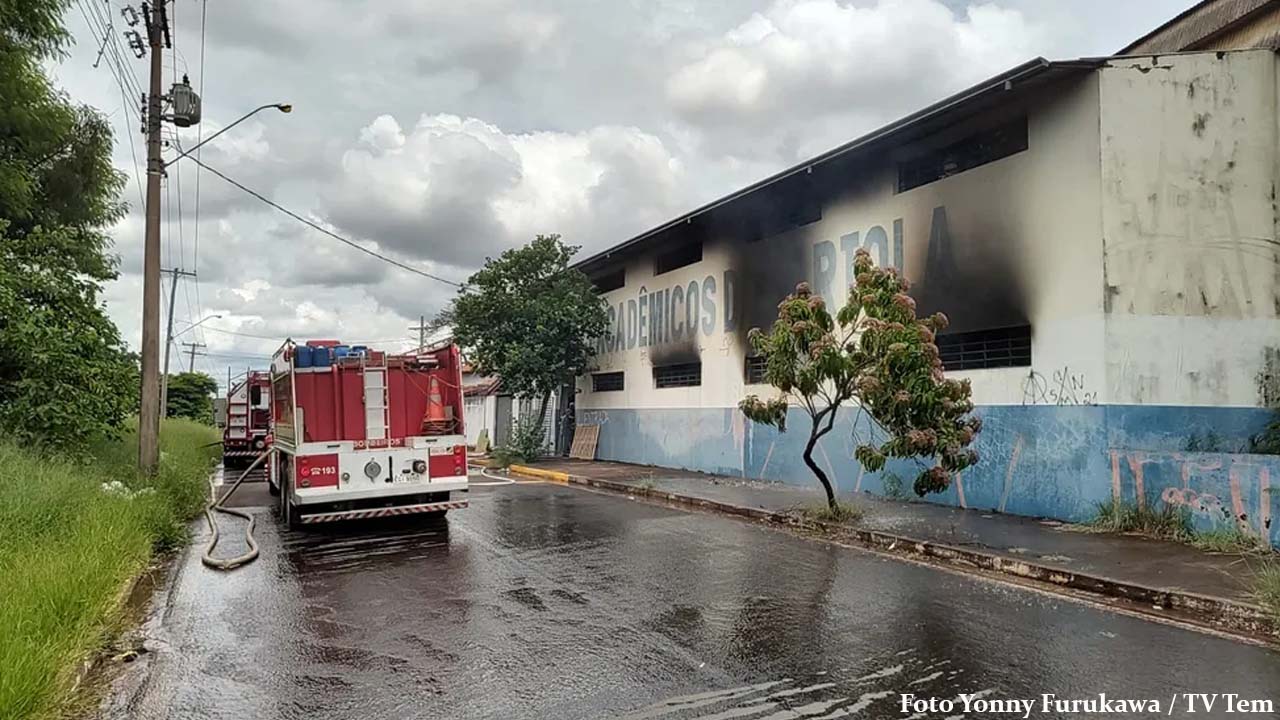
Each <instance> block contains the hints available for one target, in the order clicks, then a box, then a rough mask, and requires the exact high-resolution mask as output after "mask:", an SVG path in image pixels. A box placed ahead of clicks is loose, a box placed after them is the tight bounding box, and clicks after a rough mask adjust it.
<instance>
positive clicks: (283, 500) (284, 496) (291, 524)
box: [280, 484, 302, 530]
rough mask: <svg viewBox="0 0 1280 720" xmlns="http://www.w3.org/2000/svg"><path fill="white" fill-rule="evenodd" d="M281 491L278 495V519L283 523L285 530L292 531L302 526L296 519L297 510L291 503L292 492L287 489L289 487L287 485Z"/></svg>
mask: <svg viewBox="0 0 1280 720" xmlns="http://www.w3.org/2000/svg"><path fill="white" fill-rule="evenodd" d="M282 490H283V491H282V492H281V493H280V519H281V520H283V521H284V526H285V528H286V529H288V530H293V529H295V528H297V527H298V526H299V525H301V524H302V523H301V521H300V520H299V518H298V508H297V506H295V505H294V504H293V503H292V502H291V500H292V497H291V496H292V495H293V492H292V491H291V490H290V489H289V486H288V485H287V484H286V485H284V487H283V489H282Z"/></svg>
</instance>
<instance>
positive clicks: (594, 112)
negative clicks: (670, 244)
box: [50, 0, 1191, 382]
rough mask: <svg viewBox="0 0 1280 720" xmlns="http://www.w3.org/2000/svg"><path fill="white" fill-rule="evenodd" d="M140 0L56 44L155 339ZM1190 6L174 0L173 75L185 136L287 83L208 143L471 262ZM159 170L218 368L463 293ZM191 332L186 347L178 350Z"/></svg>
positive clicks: (652, 209)
mask: <svg viewBox="0 0 1280 720" xmlns="http://www.w3.org/2000/svg"><path fill="white" fill-rule="evenodd" d="M126 4H127V3H126V2H124V1H123V0H76V2H74V3H73V4H72V6H71V9H70V10H69V12H68V15H67V23H68V27H69V29H70V30H71V32H72V33H73V35H74V37H75V39H76V44H75V46H74V47H73V48H72V49H71V52H70V54H69V56H68V57H67V58H65V59H64V60H63V61H61V62H60V63H58V64H56V65H54V66H52V67H51V68H50V70H51V72H52V73H53V75H54V77H55V80H56V82H57V83H58V84H59V85H60V86H61V87H62V88H63V89H65V90H66V91H67V92H68V93H69V94H70V95H71V97H73V98H74V99H76V100H77V101H79V102H84V103H87V104H90V105H93V106H95V107H97V108H99V109H100V110H101V111H102V112H103V113H104V114H106V115H107V116H109V117H110V118H111V121H112V124H113V126H114V127H115V129H116V147H115V154H114V160H115V163H116V165H117V166H118V167H119V168H120V169H121V171H122V172H124V173H126V175H127V177H128V185H127V187H126V188H125V198H126V200H127V201H128V202H129V205H130V210H129V213H128V215H127V216H126V217H125V218H124V219H122V220H121V221H120V222H119V223H118V224H117V225H116V226H115V227H113V228H112V229H111V231H110V234H111V236H112V237H113V239H114V242H115V247H114V251H115V252H116V253H117V254H118V255H119V256H120V277H119V279H118V280H116V281H114V282H111V283H109V284H108V285H107V286H106V287H105V289H104V300H105V303H106V307H107V311H108V313H109V314H110V316H111V317H112V319H113V320H114V321H115V322H116V324H117V325H118V326H119V327H120V329H121V332H122V334H123V336H124V337H125V339H126V340H127V342H128V343H129V344H130V345H131V347H134V348H136V347H138V345H139V343H140V336H141V330H140V328H141V299H142V278H141V271H142V236H143V221H142V209H143V205H142V198H141V193H142V183H143V182H144V181H145V177H146V176H145V173H144V167H143V165H142V164H141V161H144V155H143V154H144V144H143V138H142V136H141V135H140V128H139V121H138V118H137V112H136V107H137V104H138V103H137V100H136V98H137V94H136V92H135V90H136V88H135V85H134V83H135V82H138V81H140V82H141V86H142V87H145V85H146V81H147V72H148V65H147V60H146V59H145V58H144V59H138V58H135V57H134V54H133V52H132V51H131V50H129V49H128V38H127V36H126V35H125V34H124V33H125V32H126V31H128V30H130V29H136V30H141V25H139V26H138V27H136V28H130V26H129V25H128V24H127V20H128V18H127V16H126V14H125V12H124V11H123V8H124V6H125V5H126ZM1190 4H1191V0H1139V1H1137V2H1123V3H1120V2H1115V1H1114V0H1059V1H1057V2H1054V1H1052V0H996V1H995V2H980V3H968V2H959V1H956V0H608V1H604V0H468V1H467V2H457V0H383V1H382V2H380V3H351V2H344V1H341V0H272V1H271V2H262V1H261V0H214V2H207V0H174V2H173V3H172V4H171V10H170V17H171V20H172V22H173V26H174V32H173V34H172V38H173V45H174V47H173V49H172V50H167V51H165V53H164V65H165V76H164V77H165V85H166V87H167V86H168V84H169V83H171V82H174V81H175V80H176V79H178V78H180V76H182V75H184V74H185V75H187V76H188V77H189V78H190V82H191V84H192V85H193V86H194V87H196V89H197V90H198V91H200V93H201V96H202V98H203V122H202V123H201V124H200V125H199V126H197V127H191V128H183V129H176V128H173V127H172V126H168V127H167V129H166V135H167V136H168V137H169V139H170V147H169V148H168V149H167V150H166V157H172V156H173V155H176V154H177V153H178V152H179V150H177V149H176V148H177V147H178V146H181V147H187V148H189V147H191V146H193V145H195V143H196V142H197V141H198V139H199V138H200V137H207V136H208V135H210V134H212V133H214V132H216V131H217V130H219V129H221V128H223V127H225V126H226V125H227V124H228V123H230V122H232V121H233V120H235V119H236V118H238V117H240V116H241V115H243V114H245V113H246V112H248V111H249V110H251V109H253V108H255V107H258V106H260V105H264V104H269V103H291V104H292V106H293V111H292V112H291V113H289V114H282V113H279V112H277V111H275V110H267V111H264V112H260V113H258V114H256V115H254V116H253V117H252V118H250V119H249V120H247V121H245V122H243V123H241V124H239V125H237V126H236V127H234V128H232V129H231V130H229V131H228V132H227V133H226V134H224V135H222V136H220V137H219V138H217V139H215V140H214V141H213V142H211V143H209V144H208V145H206V146H205V147H204V149H203V151H202V154H201V159H202V161H203V162H204V163H206V164H207V165H209V166H210V167H213V168H215V169H217V170H218V171H220V172H222V173H223V174H225V175H227V176H228V177H231V178H233V179H235V180H236V181H238V182H239V183H241V184H243V185H245V186H247V187H249V188H252V189H253V190H255V191H257V192H258V193H260V194H262V195H264V196H266V197H269V198H271V199H273V200H274V201H275V202H277V203H279V204H281V205H283V206H285V207H287V208H289V209H290V210H292V211H293V212H295V213H297V214H299V215H301V216H304V217H306V218H308V219H310V220H311V221H312V222H314V223H316V224H318V225H320V226H322V227H325V228H328V229H329V230H330V231H332V232H334V233H336V234H338V235H341V236H343V237H345V238H348V239H350V240H352V241H354V242H356V243H359V244H361V245H362V246H364V247H367V248H369V249H371V250H375V251H377V252H379V253H382V254H384V255H386V256H389V257H392V258H394V259H396V260H397V261H399V262H401V263H404V264H407V265H410V266H412V267H416V268H418V269H420V270H422V271H423V272H426V273H430V274H432V275H436V276H438V277H441V278H444V279H446V280H452V281H456V282H461V281H462V280H464V279H465V278H466V277H467V276H468V275H469V274H470V273H471V272H473V271H474V270H475V269H476V268H478V267H479V266H480V265H481V264H482V263H483V262H484V260H485V258H486V257H492V256H497V255H498V254H500V253H501V252H502V251H503V250H504V249H507V248H511V247H516V246H518V245H521V244H523V243H524V242H527V241H528V240H530V239H532V238H533V237H534V236H535V235H536V234H539V233H559V234H560V235H562V236H563V237H564V238H565V240H566V241H567V242H569V243H570V244H573V245H579V246H581V247H582V251H581V255H580V257H585V256H587V255H589V254H592V253H594V252H596V251H598V250H602V249H604V248H607V247H609V246H611V245H614V244H617V243H619V242H622V241H624V240H626V239H627V238H629V237H631V236H633V235H636V234H638V233H640V232H643V231H644V230H647V229H649V228H651V227H653V226H655V225H658V224H660V223H662V222H663V221H665V220H668V219H670V218H672V217H675V216H677V215H679V214H681V213H683V212H685V211H687V210H690V209H693V208H695V207H697V206H699V205H702V204H704V203H706V202H708V201H710V200H713V199H715V198H717V197H720V196H723V195H725V194H728V193H730V192H732V191H734V190H736V189H738V188H740V187H742V186H744V185H747V184H749V183H751V182H753V181H755V180H758V179H760V178H762V177H765V176H768V175H770V174H772V173H773V172H776V171H778V170H780V169H783V168H785V167H788V166H790V165H793V164H795V163H797V162H799V161H801V160H803V159H805V158H807V157H811V156H813V155H816V154H818V153H820V152H822V151H824V150H827V149H829V148H831V147H834V146H836V145H839V144H842V143H844V142H847V141H849V140H851V139H853V138H855V137H858V136H859V135H862V134H864V133H866V132H868V131H870V130H873V129H875V128H876V127H879V126H881V125H884V124H886V123H888V122H891V121H893V120H895V119H896V118H899V117H901V116H903V115H905V114H907V113H909V112H912V111H913V110H916V109H919V108H921V107H923V106H925V105H928V104H930V103H932V102H933V101H936V100H938V99H940V98H942V97H945V96H946V95H948V94H951V93H953V92H955V91H957V90H960V89H962V88H964V87H967V86H969V85H972V84H973V83H975V82H978V81H980V80H982V79H984V78H986V77H990V76H992V75H995V74H997V73H999V72H1001V71H1003V70H1006V69H1008V68H1010V67H1013V66H1014V65H1017V64H1019V63H1022V62H1024V61H1026V60H1029V59H1031V58H1034V57H1037V56H1043V57H1047V58H1049V59H1065V58H1074V57H1082V56H1092V55H1105V54H1110V53H1112V52H1114V51H1115V50H1117V49H1118V48H1120V47H1122V46H1123V45H1125V44H1126V43H1127V42H1129V41H1130V40H1132V39H1134V38H1136V37H1138V36H1140V35H1142V34H1143V33H1145V32H1147V31H1149V30H1151V29H1152V28H1154V27H1156V26H1157V25H1159V24H1160V23H1162V22H1164V21H1165V20H1167V19H1168V18H1170V17H1172V16H1173V15H1175V14H1176V13H1178V12H1180V11H1181V10H1183V9H1185V8H1186V7H1187V6H1188V5H1190ZM135 7H136V6H135ZM202 15H203V22H202ZM108 22H109V23H110V28H109V29H110V35H111V36H113V40H112V41H110V42H108V43H107V44H106V45H105V46H104V44H103V42H102V40H103V37H104V36H105V35H107V33H106V32H104V31H105V30H107V29H108V28H107V25H108ZM103 47H105V48H106V49H105V51H104V52H102V54H101V56H100V53H99V50H100V48H103ZM202 58H203V60H202ZM95 65H96V67H95ZM126 97H127V98H128V101H127V102H126V101H125V99H124V98H126ZM131 141H132V145H131ZM162 194H163V198H164V202H163V203H162V217H163V222H162V228H161V244H162V266H163V267H166V268H169V267H180V268H183V269H186V270H189V271H195V272H196V273H197V276H198V277H197V278H196V279H189V278H184V279H183V280H182V281H181V282H179V284H178V286H177V291H176V300H175V302H174V317H175V323H174V324H175V333H177V336H176V337H175V343H184V342H197V343H204V344H205V345H207V348H206V349H205V352H206V353H207V355H204V356H197V357H196V358H195V368H196V369H197V370H203V371H205V372H208V373H210V374H212V375H214V376H215V377H217V378H219V379H221V380H223V381H224V382H225V378H226V377H227V372H228V369H229V368H230V369H232V372H233V373H239V372H242V371H243V370H244V369H245V368H246V367H248V366H250V365H252V366H255V367H261V366H264V365H265V364H266V361H267V358H268V357H269V356H270V354H271V352H272V351H273V350H274V349H275V348H276V347H278V346H279V345H280V343H281V342H282V341H283V339H284V338H285V337H288V336H292V337H293V338H295V339H306V338H322V337H323V338H340V339H343V340H345V341H348V342H362V343H365V344H374V345H377V346H379V347H383V348H386V349H403V348H407V347H409V346H411V345H412V344H414V343H416V337H417V333H416V331H414V330H411V327H413V326H416V325H417V324H418V322H419V318H420V317H423V316H425V317H426V318H427V319H428V320H430V318H432V317H433V316H434V315H435V314H436V313H437V312H438V311H439V310H440V309H441V308H443V307H444V306H445V305H446V304H447V303H448V302H449V300H450V298H452V297H453V296H454V295H455V293H456V289H455V288H454V287H452V286H450V285H448V284H445V283H442V282H438V281H436V280H432V279H429V278H427V277H423V276H421V275H418V274H414V273H411V272H408V271H405V270H402V269H400V268H397V267H395V266H394V265H391V264H388V263H384V262H382V261H380V260H377V259H376V258H373V257H370V256H368V255H365V254H363V253H360V252H359V251H357V250H355V249H352V248H350V247H348V246H346V245H343V244H342V243H341V242H339V241H338V240H335V239H333V238H331V237H329V236H327V235H325V234H323V233H320V232H318V231H316V230H315V229H313V228H310V227H308V226H306V225H304V224H302V223H300V222H298V221H297V220H295V219H292V218H290V217H288V216H286V215H284V214H281V213H279V212H278V211H276V210H275V209H273V208H271V207H269V206H267V205H266V204H264V203H263V202H261V201H260V200H258V199H256V198H254V197H253V196H251V195H249V194H247V193H244V192H242V191H241V190H238V189H236V188H234V187H232V186H230V185H228V184H227V183H225V182H224V181H223V180H221V179H220V178H218V177H216V176H214V175H212V174H210V173H208V172H200V171H199V168H198V166H195V165H193V164H191V163H189V162H188V161H179V162H178V163H176V164H175V165H173V166H172V167H170V168H169V175H168V177H167V178H166V181H165V185H164V187H163V189H162ZM164 289H165V293H164V294H165V295H167V294H168V281H167V280H166V282H165V288H164ZM167 310H168V308H167V305H166V308H165V311H166V312H167ZM215 315H216V316H220V317H213V316H215ZM162 318H163V316H162ZM202 320H203V322H201V323H200V325H199V326H198V327H191V325H192V324H193V323H197V322H200V321H202ZM188 328H190V329H188ZM183 350H185V348H183V347H181V346H180V345H178V346H175V355H174V356H173V360H172V362H173V363H174V364H175V367H176V366H177V364H178V363H179V362H181V365H182V367H183V368H184V369H185V367H186V366H187V363H188V359H189V357H188V356H187V355H182V356H181V357H179V356H178V355H177V352H179V351H183Z"/></svg>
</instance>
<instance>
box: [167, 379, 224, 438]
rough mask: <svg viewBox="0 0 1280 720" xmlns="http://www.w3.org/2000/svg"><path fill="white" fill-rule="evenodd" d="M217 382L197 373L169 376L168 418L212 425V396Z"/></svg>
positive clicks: (215, 390) (216, 388)
mask: <svg viewBox="0 0 1280 720" xmlns="http://www.w3.org/2000/svg"><path fill="white" fill-rule="evenodd" d="M217 392H218V381H217V380H214V379H213V378H211V377H209V376H208V375H205V374H204V373H198V372H184V373H178V374H177V375H170V376H169V417H181V418H188V419H190V420H195V421H197V422H202V423H204V424H206V425H212V424H213V396H214V395H216V394H217Z"/></svg>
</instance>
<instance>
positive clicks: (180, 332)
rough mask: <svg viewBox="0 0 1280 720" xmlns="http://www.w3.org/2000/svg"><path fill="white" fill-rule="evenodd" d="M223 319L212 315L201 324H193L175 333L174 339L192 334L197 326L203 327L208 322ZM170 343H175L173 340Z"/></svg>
mask: <svg viewBox="0 0 1280 720" xmlns="http://www.w3.org/2000/svg"><path fill="white" fill-rule="evenodd" d="M221 317H222V316H221V315H210V316H209V317H207V318H204V319H203V320H201V321H200V322H195V323H191V324H190V325H188V326H186V327H184V328H182V329H181V330H179V331H178V332H176V333H174V334H173V337H178V336H179V335H181V334H183V333H187V332H191V330H193V329H195V328H196V327H197V326H199V325H203V324H205V323H206V322H208V321H210V320H215V319H218V318H221ZM170 342H173V341H172V339H171V340H170Z"/></svg>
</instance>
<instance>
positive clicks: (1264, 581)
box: [1254, 560, 1280, 630]
mask: <svg viewBox="0 0 1280 720" xmlns="http://www.w3.org/2000/svg"><path fill="white" fill-rule="evenodd" d="M1254 593H1255V594H1256V595H1257V598H1258V602H1260V603H1262V605H1263V607H1265V608H1267V610H1270V611H1271V617H1272V619H1273V620H1275V624H1276V629H1277V630H1280V560H1272V561H1270V562H1268V563H1267V564H1266V565H1264V566H1263V567H1262V569H1261V570H1259V571H1258V575H1257V577H1256V578H1254Z"/></svg>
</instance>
